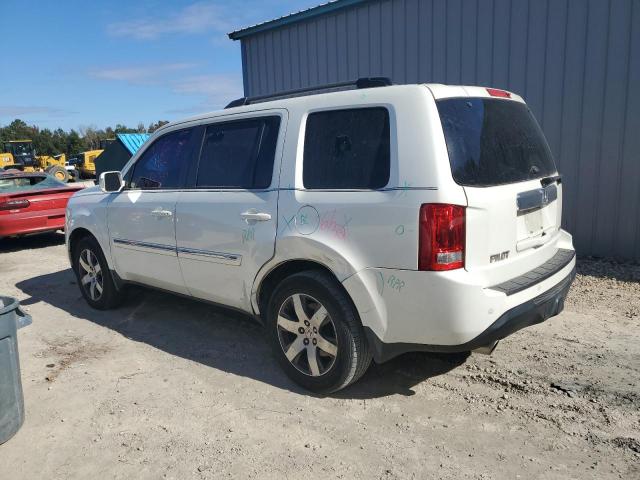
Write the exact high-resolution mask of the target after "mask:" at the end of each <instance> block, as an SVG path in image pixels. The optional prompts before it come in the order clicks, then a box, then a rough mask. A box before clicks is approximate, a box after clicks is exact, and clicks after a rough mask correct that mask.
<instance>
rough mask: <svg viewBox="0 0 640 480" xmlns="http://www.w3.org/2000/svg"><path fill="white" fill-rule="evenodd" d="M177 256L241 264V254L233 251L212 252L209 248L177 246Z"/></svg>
mask: <svg viewBox="0 0 640 480" xmlns="http://www.w3.org/2000/svg"><path fill="white" fill-rule="evenodd" d="M178 257H180V258H186V259H190V260H203V261H211V262H215V263H224V264H227V265H236V266H238V265H241V264H242V255H238V254H235V253H225V252H212V251H210V250H200V249H197V248H186V247H178Z"/></svg>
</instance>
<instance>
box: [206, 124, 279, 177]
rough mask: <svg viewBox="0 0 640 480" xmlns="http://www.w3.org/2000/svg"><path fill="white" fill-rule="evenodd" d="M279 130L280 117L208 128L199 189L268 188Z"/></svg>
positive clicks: (216, 125)
mask: <svg viewBox="0 0 640 480" xmlns="http://www.w3.org/2000/svg"><path fill="white" fill-rule="evenodd" d="M279 128H280V117H278V116H274V117H260V118H252V119H247V120H237V121H232V122H224V123H216V124H214V125H209V126H208V127H207V131H206V133H205V137H204V141H203V144H202V152H201V154H200V163H199V165H198V175H197V180H196V187H197V188H243V189H259V188H267V187H268V186H269V185H271V178H272V176H273V163H274V158H275V151H276V144H277V141H278V131H279Z"/></svg>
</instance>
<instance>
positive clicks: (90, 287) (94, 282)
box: [78, 248, 104, 302]
mask: <svg viewBox="0 0 640 480" xmlns="http://www.w3.org/2000/svg"><path fill="white" fill-rule="evenodd" d="M78 268H79V270H80V272H79V273H80V275H79V276H80V282H81V283H82V288H84V290H85V292H86V293H87V294H88V295H89V297H90V298H91V300H93V301H94V302H95V301H97V300H99V299H100V297H101V296H102V290H103V288H104V279H103V276H102V268H101V267H100V262H99V261H98V257H97V256H96V254H95V253H93V252H92V251H91V250H89V249H88V248H86V249H84V250H82V252H80V258H79V259H78Z"/></svg>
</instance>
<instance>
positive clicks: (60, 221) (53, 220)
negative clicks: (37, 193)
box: [0, 210, 64, 237]
mask: <svg viewBox="0 0 640 480" xmlns="http://www.w3.org/2000/svg"><path fill="white" fill-rule="evenodd" d="M47 213H48V214H46V215H33V214H29V215H27V214H16V215H6V216H5V215H3V216H2V217H1V220H0V237H11V236H16V235H29V234H34V233H43V232H51V231H55V230H63V229H64V210H52V211H50V212H47Z"/></svg>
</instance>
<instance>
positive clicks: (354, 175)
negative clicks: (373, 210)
mask: <svg viewBox="0 0 640 480" xmlns="http://www.w3.org/2000/svg"><path fill="white" fill-rule="evenodd" d="M390 145H391V142H390V133H389V111H388V110H387V109H386V108H383V107H368V108H354V109H348V110H332V111H325V112H315V113H311V114H310V115H309V117H308V119H307V128H306V133H305V138H304V160H303V167H302V168H303V172H302V177H303V182H304V186H305V188H336V189H377V188H383V187H385V186H386V185H387V183H389V171H390V162H391V146H390Z"/></svg>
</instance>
